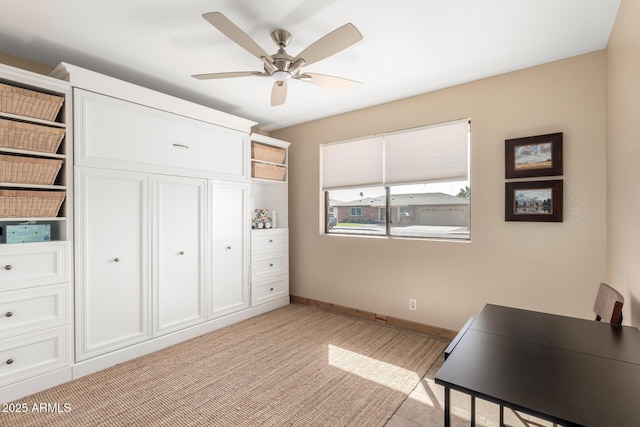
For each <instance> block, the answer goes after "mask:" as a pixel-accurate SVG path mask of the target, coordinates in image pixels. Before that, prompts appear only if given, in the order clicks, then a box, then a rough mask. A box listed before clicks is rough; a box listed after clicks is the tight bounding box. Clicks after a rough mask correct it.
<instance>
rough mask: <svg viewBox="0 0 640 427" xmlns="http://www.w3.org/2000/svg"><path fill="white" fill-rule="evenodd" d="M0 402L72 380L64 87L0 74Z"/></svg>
mask: <svg viewBox="0 0 640 427" xmlns="http://www.w3.org/2000/svg"><path fill="white" fill-rule="evenodd" d="M0 97H1V98H2V102H1V103H0V402H7V401H10V400H13V399H15V398H16V397H18V396H20V395H26V394H30V393H33V392H35V391H38V390H40V389H41V388H42V387H47V386H51V385H55V384H57V383H60V382H64V381H68V380H70V379H71V378H72V362H73V357H72V346H73V335H72V331H73V329H72V318H73V300H72V294H73V292H72V289H73V276H72V274H71V260H72V256H73V246H72V242H71V239H72V233H71V228H72V212H73V200H72V197H71V192H72V189H73V186H72V167H71V164H72V161H73V155H72V145H71V141H72V133H73V129H72V128H73V126H72V107H71V102H72V101H71V87H70V85H69V84H68V83H66V82H62V81H59V80H56V79H53V78H50V77H47V76H43V75H40V74H36V73H31V72H28V71H24V70H20V69H17V68H14V67H10V66H6V65H3V64H0Z"/></svg>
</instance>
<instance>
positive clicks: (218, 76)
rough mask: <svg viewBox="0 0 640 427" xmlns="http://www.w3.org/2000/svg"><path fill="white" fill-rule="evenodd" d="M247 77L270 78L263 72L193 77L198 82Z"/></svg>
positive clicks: (198, 75)
mask: <svg viewBox="0 0 640 427" xmlns="http://www.w3.org/2000/svg"><path fill="white" fill-rule="evenodd" d="M247 76H265V77H269V74H267V73H264V72H262V71H231V72H228V73H206V74H194V75H192V76H191V77H193V78H194V79H198V80H210V79H229V78H233V77H247Z"/></svg>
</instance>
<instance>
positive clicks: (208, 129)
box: [74, 89, 248, 177]
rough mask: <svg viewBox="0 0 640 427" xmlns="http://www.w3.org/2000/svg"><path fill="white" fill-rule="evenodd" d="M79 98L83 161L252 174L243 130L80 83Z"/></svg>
mask: <svg viewBox="0 0 640 427" xmlns="http://www.w3.org/2000/svg"><path fill="white" fill-rule="evenodd" d="M74 101H75V102H74V106H77V111H76V120H77V121H76V122H75V124H76V128H77V129H78V131H77V140H76V141H77V142H76V148H77V151H76V159H77V163H78V164H79V165H87V166H107V167H110V166H112V167H118V168H129V169H131V168H135V169H136V170H141V168H142V169H145V170H146V171H160V172H162V171H166V170H167V169H166V168H167V167H168V168H173V169H175V168H178V169H180V170H189V171H193V170H199V171H203V172H212V173H216V174H222V175H227V176H233V177H240V176H245V175H246V169H247V166H246V162H245V158H246V156H245V155H246V151H247V147H248V136H247V135H246V134H245V133H243V132H240V131H236V130H232V129H227V128H224V127H221V126H217V125H214V124H212V123H207V122H203V121H201V120H196V119H192V118H188V117H184V116H180V115H177V114H172V113H168V112H166V111H161V110H157V109H154V108H151V107H146V106H142V105H138V104H134V103H131V102H127V101H123V100H120V99H116V98H111V97H108V96H104V95H99V94H96V93H92V92H86V91H83V90H79V89H77V90H76V92H75V99H74Z"/></svg>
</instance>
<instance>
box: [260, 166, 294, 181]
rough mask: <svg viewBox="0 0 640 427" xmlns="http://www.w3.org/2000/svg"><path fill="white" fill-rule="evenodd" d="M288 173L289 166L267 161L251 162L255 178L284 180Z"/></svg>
mask: <svg viewBox="0 0 640 427" xmlns="http://www.w3.org/2000/svg"><path fill="white" fill-rule="evenodd" d="M286 175H287V168H285V167H282V166H276V165H268V164H265V163H255V162H254V163H251V176H252V177H254V178H262V179H271V180H274V181H284V178H285V176H286Z"/></svg>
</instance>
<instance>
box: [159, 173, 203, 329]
mask: <svg viewBox="0 0 640 427" xmlns="http://www.w3.org/2000/svg"><path fill="white" fill-rule="evenodd" d="M153 187H154V212H155V221H154V224H155V227H154V229H155V232H154V236H156V237H157V240H156V243H155V245H154V248H155V252H154V273H155V275H154V276H155V277H154V302H155V304H154V316H153V317H154V335H160V334H165V333H167V332H171V331H175V330H176V329H181V328H184V327H186V326H190V325H193V324H196V323H199V322H201V321H204V319H205V314H204V311H205V298H204V290H205V289H204V283H205V282H204V271H205V270H204V242H205V239H206V236H205V210H206V188H207V181H206V180H204V179H196V178H182V177H173V176H163V175H158V176H154V178H153Z"/></svg>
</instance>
